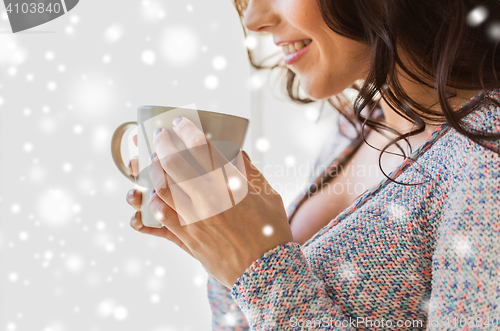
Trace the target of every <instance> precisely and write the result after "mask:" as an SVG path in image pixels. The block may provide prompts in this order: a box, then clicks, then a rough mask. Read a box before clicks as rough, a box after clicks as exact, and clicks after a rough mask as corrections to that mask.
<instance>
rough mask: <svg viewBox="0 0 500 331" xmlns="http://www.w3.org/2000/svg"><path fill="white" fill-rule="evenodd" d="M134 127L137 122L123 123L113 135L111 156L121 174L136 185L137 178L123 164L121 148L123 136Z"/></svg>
mask: <svg viewBox="0 0 500 331" xmlns="http://www.w3.org/2000/svg"><path fill="white" fill-rule="evenodd" d="M134 125H137V122H127V123H123V124H122V125H120V126H119V127H118V128H116V130H115V132H114V133H113V137H111V156H112V157H113V162H114V163H115V164H116V167H117V168H118V170H120V172H121V173H122V174H123V175H124V176H125V177H127V178H128V179H130V181H132V182H133V183H135V177H134V176H133V175H132V174H131V173H130V171H129V169H128V168H127V166H126V165H125V163H123V158H122V150H121V147H122V139H123V135H124V134H125V132H126V131H127V130H128V129H129V128H130V127H131V126H134Z"/></svg>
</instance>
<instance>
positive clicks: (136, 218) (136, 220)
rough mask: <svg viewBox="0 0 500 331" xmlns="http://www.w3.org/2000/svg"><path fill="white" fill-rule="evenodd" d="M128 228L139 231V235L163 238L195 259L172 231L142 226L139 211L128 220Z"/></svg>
mask: <svg viewBox="0 0 500 331" xmlns="http://www.w3.org/2000/svg"><path fill="white" fill-rule="evenodd" d="M130 226H131V227H132V228H133V229H134V230H136V231H139V232H140V233H144V234H149V235H153V236H157V237H161V238H165V239H167V240H169V241H171V242H173V243H174V244H176V245H177V246H179V247H180V248H182V249H183V250H184V251H186V252H187V253H188V254H189V255H191V256H192V257H195V256H194V255H193V253H192V252H191V250H190V249H189V248H188V247H187V246H186V245H185V244H184V243H183V242H182V241H181V240H180V239H179V238H178V237H177V236H176V235H175V234H173V233H172V231H170V230H169V229H167V228H166V227H161V228H153V227H149V226H144V224H142V218H141V212H140V211H138V212H136V213H135V214H134V215H133V216H132V218H131V219H130Z"/></svg>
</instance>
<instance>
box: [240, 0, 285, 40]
mask: <svg viewBox="0 0 500 331" xmlns="http://www.w3.org/2000/svg"><path fill="white" fill-rule="evenodd" d="M274 2H275V0H249V2H248V5H247V8H246V10H245V14H244V17H243V24H244V25H245V26H246V28H247V29H248V30H250V31H255V32H265V31H266V30H268V29H269V28H270V27H273V26H275V25H276V24H278V23H279V15H277V13H276V11H275V10H274V8H273V7H274V6H273V3H274Z"/></svg>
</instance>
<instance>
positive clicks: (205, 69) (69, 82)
mask: <svg viewBox="0 0 500 331" xmlns="http://www.w3.org/2000/svg"><path fill="white" fill-rule="evenodd" d="M246 47H250V48H252V49H254V50H256V51H257V52H260V53H262V54H267V53H274V52H277V51H280V48H277V47H276V46H275V45H274V44H273V43H272V38H271V36H253V35H251V36H250V37H249V38H248V39H245V37H244V34H243V30H242V28H241V25H240V21H239V18H238V15H237V12H236V10H235V9H234V7H233V4H232V2H231V0H214V1H203V0H186V1H184V0H181V1H168V2H167V1H155V0H143V1H132V2H130V3H129V2H124V1H118V0H108V1H97V0H82V1H80V3H79V4H78V5H77V6H76V7H75V8H74V9H73V10H71V11H70V12H68V13H67V14H66V15H64V16H62V17H60V18H58V19H56V20H54V21H51V22H48V23H46V24H44V25H41V26H38V27H35V28H33V29H31V30H27V31H25V32H20V33H17V34H12V32H11V30H10V25H9V22H8V18H7V14H6V12H5V7H4V6H3V5H0V144H1V147H0V170H1V171H0V330H2V331H4V330H6V331H17V330H19V331H24V330H27V331H83V330H86V331H104V330H121V331H136V330H141V331H174V330H197V331H198V330H210V329H211V327H210V325H211V312H210V306H209V304H208V300H207V298H206V281H207V274H206V272H205V270H204V269H203V268H202V267H201V265H200V264H199V263H198V262H197V261H195V260H194V259H192V258H191V257H190V256H188V255H187V254H186V253H184V252H183V251H182V250H181V249H179V248H177V247H176V246H175V245H174V244H172V243H170V242H168V241H166V240H164V239H160V238H157V237H151V236H146V235H143V234H140V233H137V232H136V231H135V230H133V229H132V228H131V227H130V225H129V220H130V217H131V216H132V215H133V213H134V211H133V209H132V208H131V207H130V206H129V205H128V204H127V203H126V200H125V195H126V193H127V191H128V190H129V189H130V188H132V187H133V186H134V184H133V183H132V182H130V181H129V180H127V179H126V178H125V177H123V176H122V175H121V173H119V171H118V170H117V168H116V166H115V165H114V163H113V162H112V158H111V154H110V139H111V135H112V134H113V132H114V130H115V128H116V127H117V126H118V125H120V124H121V123H123V122H128V121H134V120H136V118H137V107H138V106H141V105H163V106H174V107H181V106H184V105H188V104H192V103H194V104H195V105H196V107H197V108H198V109H204V110H211V111H216V112H222V113H228V114H234V115H238V116H243V117H247V118H249V119H250V127H249V132H248V135H247V139H246V142H245V146H244V149H245V150H246V151H247V152H248V154H249V155H250V158H251V159H252V161H253V163H254V164H255V165H256V166H257V167H258V168H259V169H261V171H263V173H264V175H265V176H266V177H267V179H268V180H269V181H270V182H271V184H272V185H273V187H274V188H275V189H276V190H277V191H278V192H280V194H281V195H282V197H283V200H284V202H285V205H288V204H289V203H290V202H291V201H292V199H293V198H294V197H295V196H296V195H297V194H298V193H299V192H300V191H301V190H302V189H304V188H305V187H304V185H305V184H306V180H307V177H308V175H309V171H310V169H311V167H312V165H313V163H314V161H315V158H316V157H317V154H318V152H319V150H320V148H321V144H322V142H323V141H324V140H325V139H326V137H327V136H328V135H329V134H331V133H332V131H333V130H336V126H335V120H336V116H337V115H336V112H335V111H334V109H332V108H331V107H330V106H329V105H328V104H327V105H326V106H325V107H322V103H321V102H315V103H312V104H309V105H297V104H294V103H292V102H291V101H289V100H288V98H287V97H286V95H285V94H284V92H283V84H284V82H282V81H280V80H279V77H277V75H275V74H273V73H270V72H269V71H260V72H257V71H254V70H253V69H251V67H250V64H249V62H248V58H247V53H246ZM278 59H279V57H278Z"/></svg>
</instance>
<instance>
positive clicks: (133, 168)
mask: <svg viewBox="0 0 500 331" xmlns="http://www.w3.org/2000/svg"><path fill="white" fill-rule="evenodd" d="M128 170H129V172H130V174H132V176H134V177H137V176H138V175H139V158H138V157H137V156H135V157H133V158H132V159H131V160H130V161H129V162H128Z"/></svg>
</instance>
